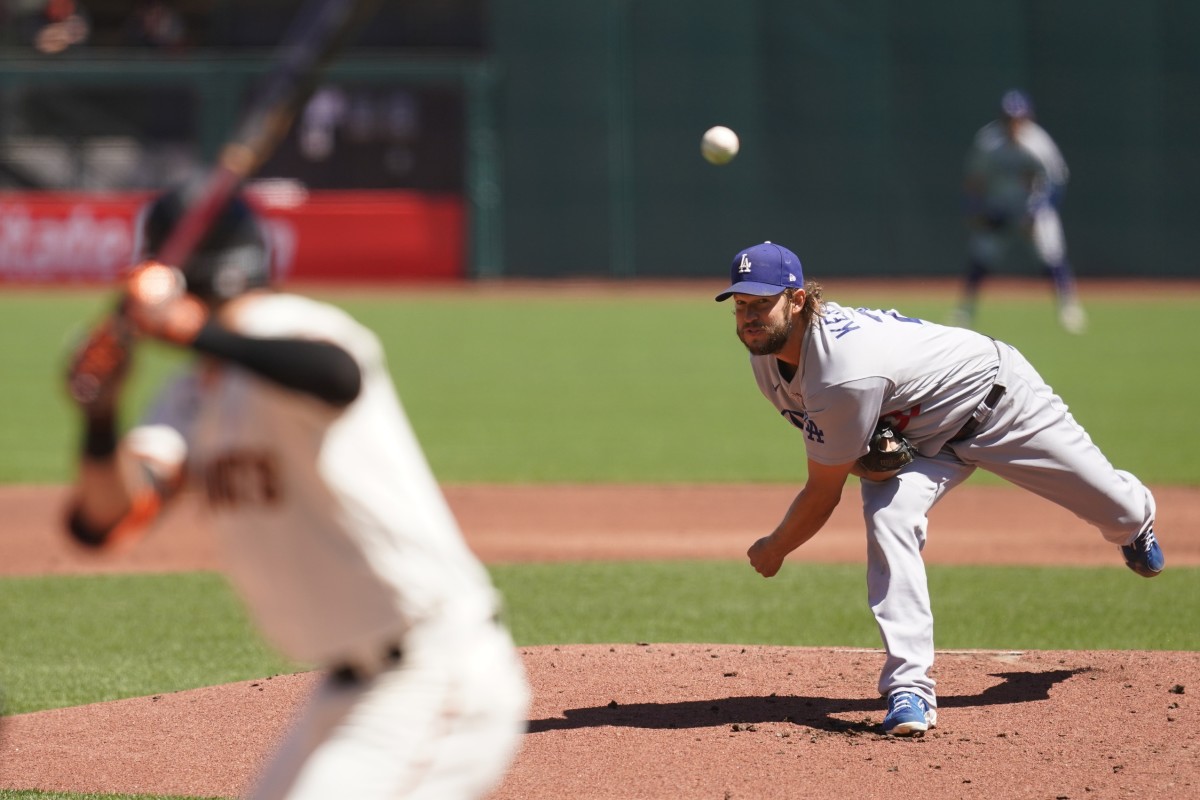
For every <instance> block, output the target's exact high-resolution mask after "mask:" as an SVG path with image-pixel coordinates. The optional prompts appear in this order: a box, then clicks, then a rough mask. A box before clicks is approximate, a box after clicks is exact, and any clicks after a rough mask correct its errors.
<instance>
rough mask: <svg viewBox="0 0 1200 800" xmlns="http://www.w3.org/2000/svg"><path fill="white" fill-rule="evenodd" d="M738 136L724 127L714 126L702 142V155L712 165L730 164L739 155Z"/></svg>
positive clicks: (706, 133)
mask: <svg viewBox="0 0 1200 800" xmlns="http://www.w3.org/2000/svg"><path fill="white" fill-rule="evenodd" d="M740 146H741V142H739V141H738V135H737V134H736V133H734V132H733V131H731V130H730V129H729V128H726V127H725V126H724V125H714V126H713V127H711V128H709V129H708V130H706V131H705V132H704V138H703V139H701V140H700V154H701V155H702V156H704V159H705V160H706V161H708V163H710V164H718V165H719V164H728V163H729V162H730V161H733V157H734V156H736V155H737V154H738V148H739V147H740Z"/></svg>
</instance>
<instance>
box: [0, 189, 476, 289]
mask: <svg viewBox="0 0 1200 800" xmlns="http://www.w3.org/2000/svg"><path fill="white" fill-rule="evenodd" d="M248 194H249V196H250V198H251V201H252V202H253V203H254V204H255V206H256V207H257V208H258V209H259V211H260V213H261V214H262V216H263V219H264V222H265V226H266V228H267V232H268V236H269V238H270V241H271V247H272V255H273V259H274V268H275V271H276V274H277V276H278V277H279V279H280V280H281V281H288V280H296V281H306V280H312V281H324V282H329V281H336V282H346V283H355V282H372V283H388V282H406V281H446V280H454V279H458V278H461V277H463V276H464V274H465V261H466V249H465V236H466V231H465V214H464V208H463V201H462V198H461V197H458V196H451V195H443V196H430V195H423V194H420V193H416V192H402V191H349V192H342V191H329V192H302V191H301V192H296V191H290V192H279V191H256V192H248ZM150 197H151V195H150V194H148V193H144V192H129V193H116V194H109V193H87V192H78V193H46V192H4V193H0V281H3V282H9V283H51V284H53V283H107V282H110V281H113V280H114V279H116V278H117V277H118V276H119V275H120V274H121V273H122V271H123V270H124V269H125V268H126V267H128V266H129V265H130V264H131V263H132V262H133V260H134V259H135V258H136V257H137V254H136V253H135V249H136V247H137V236H136V228H137V225H136V223H137V217H138V214H139V212H140V210H141V208H142V207H143V205H144V204H145V202H146V201H147V200H148V199H149V198H150Z"/></svg>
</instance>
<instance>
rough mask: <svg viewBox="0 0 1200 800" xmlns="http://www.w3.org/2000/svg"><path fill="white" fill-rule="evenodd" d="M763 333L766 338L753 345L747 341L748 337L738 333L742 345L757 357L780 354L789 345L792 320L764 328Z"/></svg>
mask: <svg viewBox="0 0 1200 800" xmlns="http://www.w3.org/2000/svg"><path fill="white" fill-rule="evenodd" d="M762 332H763V333H764V334H766V338H765V339H763V340H761V341H760V342H758V343H757V344H753V343H751V342H748V341H746V337H745V336H743V335H742V332H741V331H740V330H739V331H738V338H739V339H741V340H742V344H744V345H746V349H747V350H749V351H750V352H751V354H753V355H756V356H771V355H775V354H776V353H778V352H779V351H780V350H782V349H783V346H784V345H785V344H787V340H788V337H789V336H791V335H792V318H791V317H790V316H789V317H788V318H787V319H785V320H783V321H782V322H780V323H778V324H775V325H764V326H762Z"/></svg>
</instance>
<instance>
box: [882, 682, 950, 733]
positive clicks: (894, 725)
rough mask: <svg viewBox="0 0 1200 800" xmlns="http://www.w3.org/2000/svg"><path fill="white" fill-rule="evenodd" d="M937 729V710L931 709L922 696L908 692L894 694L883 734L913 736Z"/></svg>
mask: <svg viewBox="0 0 1200 800" xmlns="http://www.w3.org/2000/svg"><path fill="white" fill-rule="evenodd" d="M936 727H937V709H936V708H930V707H929V704H928V703H926V702H925V701H924V700H923V699H921V697H920V696H918V695H916V694H914V693H912V692H906V691H903V690H901V691H898V692H892V694H891V696H890V697H888V713H887V716H886V717H884V718H883V732H884V733H886V734H887V735H888V736H912V735H913V734H917V733H924V732H925V731H927V730H929V729H930V728H936Z"/></svg>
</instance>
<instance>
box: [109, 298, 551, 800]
mask: <svg viewBox="0 0 1200 800" xmlns="http://www.w3.org/2000/svg"><path fill="white" fill-rule="evenodd" d="M238 303H239V305H238V306H237V312H236V319H235V320H234V321H233V322H232V323H228V324H227V326H228V327H229V328H231V329H232V330H234V331H236V332H238V333H242V334H245V335H248V336H253V337H262V338H272V337H279V338H282V337H299V338H308V339H320V340H324V341H328V342H332V343H334V344H337V345H339V346H341V347H342V348H344V349H345V350H347V351H348V352H349V353H350V354H351V355H352V356H353V357H354V359H355V360H356V361H357V362H358V364H359V366H360V368H361V370H362V375H363V382H362V390H361V393H360V394H359V396H358V398H357V399H356V400H354V401H353V402H352V403H350V405H348V406H347V407H345V408H344V409H338V408H334V407H332V406H330V405H329V404H326V403H323V402H321V401H319V400H317V399H314V398H312V397H309V396H307V395H305V394H301V393H297V392H294V391H289V390H287V389H284V388H281V387H279V386H278V385H276V384H274V383H271V382H269V381H266V380H264V379H262V378H260V377H258V376H256V375H255V374H253V373H251V372H250V371H248V370H246V369H243V368H241V367H238V366H237V365H234V364H230V363H227V362H216V361H206V360H203V359H201V360H200V361H198V362H197V365H196V367H195V368H194V369H193V370H191V371H190V372H188V373H187V374H185V375H184V376H183V377H182V378H181V379H179V380H178V381H176V382H174V383H172V384H170V385H168V387H167V388H166V389H165V391H164V393H163V394H162V396H161V397H160V399H159V401H158V402H157V404H156V405H155V406H154V408H153V410H152V411H151V413H150V415H149V417H148V419H146V421H145V423H144V424H143V425H142V426H141V427H139V428H137V429H135V430H134V431H132V432H131V434H130V435H129V436H128V437H127V439H126V442H127V445H128V446H129V447H130V448H131V450H132V451H133V452H134V453H136V454H137V455H140V456H141V457H143V458H150V459H152V460H154V461H156V462H158V463H165V464H168V465H170V464H176V465H182V464H186V467H187V471H188V474H189V475H190V476H191V478H192V479H193V482H194V483H195V484H196V485H197V487H198V488H199V489H200V491H201V493H202V494H203V496H204V497H206V498H207V506H208V510H209V511H210V512H211V515H212V520H213V523H214V526H215V529H216V531H217V532H218V534H219V538H220V541H221V544H222V545H223V546H224V548H223V549H224V553H225V555H226V557H227V561H228V568H229V572H230V575H231V578H232V580H233V582H234V584H235V585H236V586H237V588H238V589H239V590H240V592H241V594H242V596H243V597H244V599H245V601H246V604H247V606H248V608H249V610H250V612H251V613H252V615H253V616H254V618H255V619H256V620H257V622H258V623H259V624H260V626H261V628H262V630H263V631H264V633H265V634H266V635H267V637H268V638H269V639H270V640H271V641H272V642H274V643H275V644H276V645H277V646H278V647H279V648H280V649H281V651H282V652H284V653H285V654H287V655H288V656H290V657H291V658H294V659H297V660H299V661H302V662H309V663H312V664H315V665H319V666H321V667H324V668H327V669H329V670H330V674H329V676H328V677H326V678H325V679H324V681H323V682H322V683H321V684H320V685H319V687H318V689H317V690H316V692H315V695H314V697H313V698H312V699H311V701H310V703H309V705H308V707H307V708H306V709H305V710H304V712H303V714H302V716H301V718H300V719H299V721H298V723H297V724H296V726H295V727H294V729H293V730H292V731H291V733H290V734H289V736H288V738H287V739H286V740H285V741H284V742H283V744H282V747H281V749H280V750H279V752H278V754H277V755H276V756H275V758H274V759H273V760H272V762H271V764H270V765H269V767H268V768H267V770H266V772H265V774H264V775H263V776H262V778H261V780H260V782H259V784H258V786H257V787H256V789H255V792H254V795H253V796H254V797H255V798H263V799H264V800H274V799H275V798H290V799H298V798H304V800H332V799H333V798H355V800H368V799H370V798H381V799H382V798H394V797H405V798H430V799H431V800H432V799H434V798H437V799H438V800H444V799H445V798H468V797H479V796H481V795H483V794H485V793H486V792H488V791H490V790H491V789H492V788H494V786H495V785H497V783H498V782H499V780H500V779H501V777H502V775H503V774H504V771H505V769H506V768H507V767H508V765H509V763H510V761H511V759H512V757H513V755H514V754H515V751H516V749H517V747H518V743H519V740H520V737H521V735H522V732H523V730H524V726H525V718H526V717H525V715H526V712H527V705H528V686H527V684H526V681H525V677H524V673H523V670H522V667H521V664H520V661H519V658H518V656H517V654H516V652H515V649H514V647H513V644H512V641H511V639H510V637H509V635H508V633H507V631H506V630H505V629H504V628H503V627H502V626H501V625H500V624H499V623H498V622H497V618H496V617H497V613H498V611H499V601H498V597H497V594H496V592H495V590H494V589H493V586H492V584H491V581H490V578H489V576H488V574H487V572H486V570H485V569H484V567H483V566H482V565H481V564H480V563H479V562H478V560H477V559H476V558H475V557H474V556H473V554H472V553H471V552H470V551H469V549H468V547H467V546H466V544H465V542H464V540H463V537H462V535H461V533H460V530H459V528H458V525H457V523H456V521H455V519H454V517H453V516H452V514H451V511H450V509H449V507H448V506H447V504H446V502H445V500H444V498H443V496H442V493H441V491H440V490H439V487H438V485H437V484H436V482H435V480H434V477H433V475H432V473H431V471H430V469H429V467H428V465H427V463H426V460H425V458H424V455H423V453H422V451H421V449H420V447H419V445H418V443H417V441H416V438H415V436H414V434H413V431H412V430H411V428H410V425H409V423H408V420H407V418H406V417H405V415H404V412H403V410H402V408H401V406H400V403H399V401H398V398H397V397H396V394H395V391H394V389H393V386H392V382H391V378H390V376H389V373H388V371H387V368H386V366H385V360H384V353H383V349H382V347H381V345H380V343H379V341H378V340H377V338H376V337H375V336H374V334H372V333H371V332H370V331H368V330H367V329H366V328H364V327H362V326H361V325H359V324H358V323H356V322H355V321H354V320H352V319H351V318H350V317H349V316H347V315H346V314H344V313H343V312H342V311H340V310H338V309H336V308H334V307H332V306H329V305H326V304H323V303H319V302H316V301H313V300H309V299H306V298H302V297H298V296H293V295H286V294H262V295H258V296H252V297H246V298H242V299H240V300H239V301H238ZM397 653H399V656H398V658H397Z"/></svg>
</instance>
